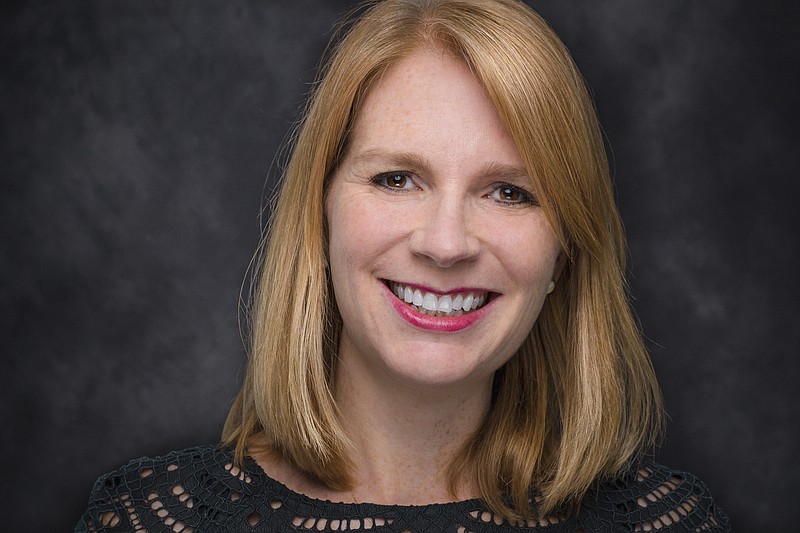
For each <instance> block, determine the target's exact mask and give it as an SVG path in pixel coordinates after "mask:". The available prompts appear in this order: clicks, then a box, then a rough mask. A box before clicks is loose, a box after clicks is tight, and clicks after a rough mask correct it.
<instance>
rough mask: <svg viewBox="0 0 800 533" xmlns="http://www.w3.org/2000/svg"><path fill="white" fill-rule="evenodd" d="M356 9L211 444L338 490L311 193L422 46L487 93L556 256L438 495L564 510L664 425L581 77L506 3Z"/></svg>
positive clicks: (337, 323)
mask: <svg viewBox="0 0 800 533" xmlns="http://www.w3.org/2000/svg"><path fill="white" fill-rule="evenodd" d="M359 13H360V15H358V16H355V15H354V17H352V18H351V19H350V22H349V23H346V24H345V26H343V29H342V30H341V31H340V32H339V34H338V35H337V36H335V37H334V40H333V44H332V45H331V46H330V47H329V50H328V56H327V57H328V59H327V60H326V61H324V62H323V64H322V66H321V68H320V74H319V78H318V80H317V83H316V85H315V88H314V91H313V93H312V95H311V96H310V98H309V101H308V103H307V107H306V109H305V112H304V115H303V118H302V120H301V122H300V123H299V125H298V129H297V132H296V135H295V136H294V140H293V146H294V147H293V151H292V154H291V157H290V159H289V161H288V164H287V165H286V168H285V172H284V175H283V182H282V186H281V190H280V194H279V197H278V199H277V203H276V205H275V208H274V210H273V213H272V219H271V224H270V226H269V229H268V230H267V232H266V234H265V236H264V241H263V242H262V246H263V247H264V248H263V250H264V253H263V262H262V264H261V268H260V271H259V279H258V285H257V288H256V290H255V292H254V297H253V302H252V308H251V312H252V317H251V320H252V323H251V345H250V354H249V355H250V358H249V363H248V367H247V374H246V377H245V381H244V384H243V386H242V389H241V391H240V393H239V395H238V397H237V399H236V401H235V403H234V405H233V407H232V409H231V411H230V414H229V416H228V419H227V421H226V424H225V429H224V432H223V440H224V442H225V443H226V444H229V445H232V446H234V447H235V450H236V454H237V457H238V459H239V460H241V459H242V458H243V456H244V454H245V453H246V445H247V440H248V438H249V437H251V436H252V435H253V434H255V433H257V432H260V431H263V432H264V433H265V434H266V436H267V439H268V441H269V443H270V447H271V449H272V450H273V451H275V452H277V453H280V454H281V455H282V457H283V458H284V459H286V460H288V461H290V462H291V463H292V464H293V465H295V466H296V467H297V468H299V469H301V470H302V471H304V472H307V473H308V474H310V475H312V476H314V477H316V478H317V479H319V480H320V481H321V482H323V483H325V484H326V485H327V486H329V487H331V488H334V489H346V488H348V487H349V486H350V483H351V476H350V466H351V463H350V457H349V455H348V451H349V449H350V448H349V445H348V439H347V437H346V435H345V434H344V432H343V430H342V426H341V423H340V420H339V418H338V413H337V407H336V401H335V398H334V394H333V383H334V374H335V372H336V362H337V341H338V336H339V332H340V329H341V317H340V316H339V313H338V311H337V309H336V304H335V300H334V294H333V289H332V286H331V282H330V277H329V273H328V265H327V244H326V223H325V213H324V198H325V194H326V190H327V188H328V186H329V184H330V180H331V176H332V174H333V173H334V171H335V169H336V167H337V164H338V163H339V162H340V161H341V160H342V157H343V155H344V153H345V151H346V150H347V146H348V139H349V136H350V134H351V129H352V127H353V123H354V120H355V119H356V117H357V115H358V113H359V110H360V108H361V103H362V102H363V100H364V97H365V95H366V94H367V93H368V92H369V90H370V88H371V87H372V86H373V85H374V84H375V83H376V81H377V80H379V79H380V77H381V75H382V74H383V73H384V72H386V70H387V69H388V68H389V67H391V66H392V65H393V64H395V63H396V62H397V61H398V60H399V59H401V58H404V57H406V56H408V55H409V54H410V53H411V52H413V51H415V50H418V49H420V48H421V47H434V48H438V49H442V50H444V51H447V52H449V53H451V54H453V55H454V56H455V57H456V58H458V59H460V60H461V61H464V63H466V64H467V65H468V66H469V67H470V69H471V70H472V72H473V73H474V74H475V76H476V77H477V78H478V79H479V80H480V82H481V83H482V84H483V86H484V88H485V90H486V91H487V93H488V95H489V97H490V98H491V100H492V102H493V103H494V105H495V107H496V108H497V111H498V113H499V115H500V117H501V119H502V120H503V122H504V123H505V126H506V127H507V128H508V131H509V132H510V134H511V136H512V137H513V139H514V141H515V143H516V146H517V148H518V150H519V152H520V154H521V156H522V159H523V160H524V162H525V164H526V166H527V169H528V172H529V175H530V176H531V178H532V187H533V188H534V192H535V194H536V197H537V198H538V199H539V200H540V202H541V206H542V208H543V209H544V212H545V213H546V216H547V218H548V220H549V222H550V224H551V226H552V228H553V229H554V231H555V232H556V235H557V236H558V238H559V239H560V241H561V243H562V246H563V249H564V253H565V255H566V257H567V261H566V265H565V267H564V269H563V271H562V274H561V276H560V278H559V281H558V284H557V287H556V289H555V291H554V292H553V293H552V294H550V295H549V296H548V298H547V300H546V302H545V304H544V307H543V309H542V311H541V314H540V316H539V318H538V320H537V322H536V323H535V325H534V326H533V328H532V330H531V332H530V334H529V335H528V337H527V339H526V341H525V342H524V343H523V345H522V346H521V347H520V348H519V350H518V352H517V353H516V354H515V355H514V356H513V357H512V358H511V359H510V360H509V361H508V362H507V363H506V364H505V366H503V367H502V368H501V369H500V370H498V371H497V373H496V375H495V381H494V388H493V393H492V404H491V409H490V411H489V413H488V415H487V416H486V418H485V419H484V420H483V421H482V423H481V425H480V427H479V428H478V430H477V431H476V433H475V434H474V436H473V438H472V439H470V440H469V441H468V442H466V443H465V444H464V446H463V448H462V449H461V451H460V453H459V454H458V455H457V457H456V458H455V459H454V461H453V463H452V464H451V466H450V470H449V483H450V487H451V490H452V491H453V492H455V487H456V486H457V484H458V481H459V479H460V476H461V475H462V474H461V473H462V472H470V473H472V472H474V476H475V478H474V480H473V481H474V482H475V483H477V487H478V488H479V490H480V493H481V497H482V499H483V500H484V502H485V503H486V504H487V505H488V506H489V507H490V508H491V509H493V510H494V511H496V512H498V513H502V514H503V515H505V516H507V517H510V518H513V517H522V516H532V515H537V514H538V515H540V516H541V515H543V514H546V513H548V512H552V511H554V510H555V509H557V508H560V507H563V506H565V505H567V506H571V505H574V504H577V503H579V502H580V499H581V498H582V496H583V495H584V494H585V493H586V491H587V490H588V488H589V487H590V486H591V485H592V483H594V482H595V481H597V480H598V479H603V478H610V477H613V476H616V475H619V474H620V472H621V471H622V470H623V469H625V468H626V467H628V466H629V465H630V463H631V462H632V461H634V460H635V459H636V458H637V457H638V456H639V455H640V454H641V453H643V452H644V451H646V450H647V449H648V448H649V447H651V446H652V445H654V444H655V441H656V438H657V436H658V434H659V433H660V430H661V427H662V418H663V415H662V408H661V396H660V391H659V388H658V385H657V382H656V379H655V376H654V373H653V369H652V366H651V363H650V360H649V357H648V356H647V353H646V351H645V349H644V346H643V343H642V339H641V335H640V333H639V330H638V327H637V325H636V323H635V321H634V319H633V317H632V313H631V310H630V307H629V303H628V298H627V294H626V286H625V282H624V273H625V259H626V248H625V243H624V235H623V230H622V225H621V222H620V220H619V215H618V213H617V209H616V206H615V203H614V198H613V192H612V186H611V179H610V175H609V169H608V162H607V159H606V154H605V148H604V145H603V141H602V137H601V134H600V128H599V125H598V122H597V118H596V114H595V110H594V107H593V104H592V101H591V98H590V97H589V95H588V92H587V89H586V87H585V84H584V82H583V80H582V78H581V76H580V74H579V73H578V71H577V68H576V66H575V64H574V63H573V61H572V59H571V57H570V55H569V53H568V51H567V50H566V48H565V47H564V45H563V44H562V43H561V41H560V40H559V39H558V37H556V35H555V33H554V32H553V31H552V30H551V28H550V27H549V26H548V25H547V23H546V22H545V21H544V20H542V19H541V18H540V17H539V16H538V15H537V14H536V13H534V12H533V11H532V10H531V9H530V8H529V7H527V6H526V5H525V4H523V3H522V2H520V1H516V0H483V1H482V0H386V1H382V2H373V3H370V4H369V5H367V6H366V7H365V8H363V10H362V11H360V12H359ZM467 466H468V467H469V468H465V467H467ZM470 475H472V474H470ZM532 488H533V489H534V490H535V491H536V493H537V500H538V504H536V505H534V506H532V505H531V504H530V502H529V498H530V496H531V489H532ZM532 507H535V508H532Z"/></svg>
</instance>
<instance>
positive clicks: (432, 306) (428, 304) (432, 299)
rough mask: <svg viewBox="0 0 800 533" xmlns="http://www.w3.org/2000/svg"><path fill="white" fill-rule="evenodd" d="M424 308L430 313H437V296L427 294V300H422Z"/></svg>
mask: <svg viewBox="0 0 800 533" xmlns="http://www.w3.org/2000/svg"><path fill="white" fill-rule="evenodd" d="M422 307H423V308H424V309H427V310H428V311H436V296H435V295H433V294H432V293H430V292H426V293H425V298H424V299H423V300H422Z"/></svg>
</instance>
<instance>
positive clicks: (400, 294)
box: [326, 50, 561, 385]
mask: <svg viewBox="0 0 800 533" xmlns="http://www.w3.org/2000/svg"><path fill="white" fill-rule="evenodd" d="M530 191H531V186H530V178H529V177H528V175H527V173H526V170H525V166H524V164H523V162H522V159H521V158H520V155H519V153H518V151H517V148H516V146H515V144H514V142H513V141H512V139H511V137H510V136H509V134H508V131H506V128H505V127H504V125H503V124H502V122H501V120H500V117H499V116H498V114H497V111H496V110H495V108H494V106H493V104H492V102H491V100H490V99H489V97H488V96H487V94H486V93H485V91H484V90H483V88H482V86H481V85H480V83H479V82H478V81H477V80H476V78H475V77H474V76H473V75H472V74H471V73H470V71H469V69H468V67H467V66H465V65H464V64H462V63H460V62H458V61H456V60H454V59H453V58H451V57H450V56H449V55H446V54H444V53H441V52H439V51H434V50H424V51H419V52H417V53H414V54H412V55H411V56H409V57H407V58H405V59H404V60H402V61H400V62H398V63H397V64H396V65H394V66H393V67H392V68H391V69H390V70H389V71H388V72H387V73H386V74H385V76H383V77H382V78H381V80H380V81H379V82H378V83H377V84H376V85H375V86H374V87H373V89H372V90H371V91H370V92H369V94H368V96H367V98H366V99H365V101H364V105H363V108H362V109H361V111H360V113H359V115H358V118H357V120H356V124H355V129H354V131H353V134H352V138H351V140H350V145H349V150H348V152H347V155H346V157H345V158H344V159H343V161H342V162H341V164H340V166H339V167H338V170H337V171H336V173H335V175H334V177H333V182H332V184H331V187H330V190H329V195H328V198H327V204H326V213H327V218H328V228H329V232H330V233H329V238H330V241H329V245H330V248H329V254H330V268H331V275H332V280H333V287H334V292H335V295H336V302H337V304H338V307H339V311H340V312H341V316H342V320H343V330H342V335H341V344H340V352H339V357H340V359H341V360H343V361H344V363H345V364H346V365H347V368H350V369H358V370H357V371H359V372H363V373H367V374H369V375H372V376H375V377H379V378H380V379H383V380H386V378H389V379H388V381H389V382H391V381H392V380H404V381H407V382H411V383H416V384H430V385H445V384H458V383H473V384H474V382H475V380H488V379H490V378H491V376H492V374H493V372H494V371H495V370H496V369H497V368H499V367H500V366H501V365H502V364H503V363H505V362H506V361H507V360H508V359H509V358H510V357H511V356H512V355H513V354H514V353H515V351H516V350H517V349H518V347H519V346H520V344H521V343H522V341H523V340H524V339H525V337H526V336H527V334H528V332H529V331H530V329H531V327H532V326H533V324H534V322H535V321H536V318H537V317H538V315H539V311H540V309H541V307H542V303H543V302H544V298H545V297H546V292H547V286H548V284H549V283H550V281H551V279H553V278H554V277H556V270H557V265H558V263H559V261H558V259H559V256H560V250H561V248H560V245H559V242H558V240H557V239H556V237H555V235H554V233H553V231H552V229H551V228H550V225H549V224H548V222H547V220H546V218H545V215H544V212H543V211H542V209H541V208H540V207H539V206H538V205H537V203H536V199H535V198H534V197H533V194H532V192H530Z"/></svg>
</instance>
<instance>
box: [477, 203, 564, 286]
mask: <svg viewBox="0 0 800 533" xmlns="http://www.w3.org/2000/svg"><path fill="white" fill-rule="evenodd" d="M486 228H487V229H486V235H487V237H486V239H485V241H484V242H486V243H489V244H490V246H491V248H492V249H493V250H494V255H495V256H497V258H498V259H499V260H500V262H501V263H502V264H503V266H504V268H505V270H506V272H507V273H508V274H509V275H510V276H511V278H513V280H515V281H516V282H517V283H518V284H521V285H525V286H529V287H531V288H534V287H535V286H538V285H541V284H542V283H544V285H545V286H546V285H547V284H548V283H549V282H550V280H551V279H552V278H553V276H554V273H555V269H556V264H557V262H558V257H559V253H560V251H561V245H560V243H559V241H558V239H556V237H555V234H554V233H553V232H552V231H551V230H550V226H549V224H547V222H546V221H545V219H544V216H541V217H536V218H534V219H532V220H530V219H529V220H523V219H517V220H515V219H513V218H512V219H507V220H503V221H502V223H497V222H495V223H493V224H492V223H488V224H486Z"/></svg>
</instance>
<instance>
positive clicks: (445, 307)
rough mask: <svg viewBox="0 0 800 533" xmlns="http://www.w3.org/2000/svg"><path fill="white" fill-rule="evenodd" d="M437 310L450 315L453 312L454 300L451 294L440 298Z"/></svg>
mask: <svg viewBox="0 0 800 533" xmlns="http://www.w3.org/2000/svg"><path fill="white" fill-rule="evenodd" d="M436 310H437V311H439V312H440V313H449V312H450V311H452V310H453V299H452V298H451V297H450V295H449V294H445V295H444V296H441V297H440V298H439V305H437V306H436Z"/></svg>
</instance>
